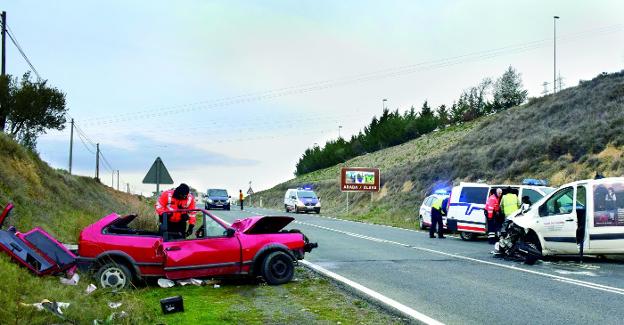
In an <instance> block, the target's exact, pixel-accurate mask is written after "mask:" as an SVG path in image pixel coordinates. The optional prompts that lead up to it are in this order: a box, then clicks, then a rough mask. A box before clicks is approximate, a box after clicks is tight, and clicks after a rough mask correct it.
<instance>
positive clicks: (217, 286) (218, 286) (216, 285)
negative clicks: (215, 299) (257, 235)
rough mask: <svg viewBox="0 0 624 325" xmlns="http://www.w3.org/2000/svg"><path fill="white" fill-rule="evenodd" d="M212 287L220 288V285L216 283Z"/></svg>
mask: <svg viewBox="0 0 624 325" xmlns="http://www.w3.org/2000/svg"><path fill="white" fill-rule="evenodd" d="M213 288H215V289H219V288H221V286H220V285H218V284H215V285H214V286H213Z"/></svg>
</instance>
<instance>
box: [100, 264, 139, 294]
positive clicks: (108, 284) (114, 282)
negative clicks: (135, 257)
mask: <svg viewBox="0 0 624 325" xmlns="http://www.w3.org/2000/svg"><path fill="white" fill-rule="evenodd" d="M95 278H96V280H97V282H98V283H99V284H100V285H99V286H100V287H102V288H113V289H127V288H128V287H129V286H130V282H132V272H130V270H128V268H127V267H126V266H125V265H123V264H119V263H114V262H113V263H107V264H104V265H102V266H101V267H100V268H99V269H98V272H97V274H96V276H95Z"/></svg>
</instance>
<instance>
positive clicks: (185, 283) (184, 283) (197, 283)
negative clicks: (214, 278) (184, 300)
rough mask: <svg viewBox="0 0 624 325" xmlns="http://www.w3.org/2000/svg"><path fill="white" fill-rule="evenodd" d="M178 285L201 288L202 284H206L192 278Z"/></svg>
mask: <svg viewBox="0 0 624 325" xmlns="http://www.w3.org/2000/svg"><path fill="white" fill-rule="evenodd" d="M178 284H179V285H181V286H185V285H187V284H192V285H195V286H198V287H199V286H201V285H202V284H204V281H202V280H198V279H193V278H190V279H185V280H178Z"/></svg>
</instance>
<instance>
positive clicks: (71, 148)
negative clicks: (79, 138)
mask: <svg viewBox="0 0 624 325" xmlns="http://www.w3.org/2000/svg"><path fill="white" fill-rule="evenodd" d="M73 153H74V119H71V129H70V131H69V174H70V175H71V173H72V156H73Z"/></svg>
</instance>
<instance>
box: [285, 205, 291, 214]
mask: <svg viewBox="0 0 624 325" xmlns="http://www.w3.org/2000/svg"><path fill="white" fill-rule="evenodd" d="M284 210H285V211H286V213H288V212H290V211H289V210H288V205H286V204H284Z"/></svg>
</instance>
